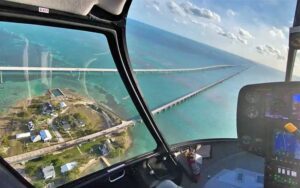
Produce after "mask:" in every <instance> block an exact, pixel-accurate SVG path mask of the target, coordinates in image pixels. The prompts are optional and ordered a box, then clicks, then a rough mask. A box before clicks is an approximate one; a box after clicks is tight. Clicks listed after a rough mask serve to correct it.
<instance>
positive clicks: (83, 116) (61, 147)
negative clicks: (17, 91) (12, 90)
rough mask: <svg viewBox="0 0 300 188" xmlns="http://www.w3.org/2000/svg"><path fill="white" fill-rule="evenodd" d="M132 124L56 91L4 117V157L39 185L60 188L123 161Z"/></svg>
mask: <svg viewBox="0 0 300 188" xmlns="http://www.w3.org/2000/svg"><path fill="white" fill-rule="evenodd" d="M132 125H134V122H133V121H125V120H122V118H120V117H119V116H118V115H117V114H116V113H114V112H113V111H112V110H111V109H109V108H108V107H106V106H105V105H104V104H101V103H99V102H97V101H94V100H91V99H89V98H88V97H84V96H81V95H79V94H78V93H76V92H74V91H72V90H70V89H68V88H55V89H51V90H48V91H46V92H45V93H44V94H43V95H41V96H35V97H32V98H31V99H26V100H22V101H18V102H17V103H16V104H15V105H14V106H13V107H11V108H10V109H9V110H8V111H7V112H6V113H4V114H2V115H1V117H0V127H1V130H0V154H1V156H2V157H4V158H5V160H6V161H7V162H9V163H10V164H11V165H12V166H13V167H14V168H15V169H16V170H17V171H18V172H19V173H21V175H22V176H23V177H25V178H26V179H27V180H29V181H30V182H32V183H33V184H34V186H35V187H45V186H53V185H55V186H58V185H62V184H64V183H66V182H69V181H72V180H75V179H77V178H79V177H81V176H83V175H86V174H89V173H92V172H94V171H97V170H100V169H101V168H104V167H105V166H110V165H111V164H110V163H111V161H112V162H114V161H116V158H118V160H120V159H122V156H124V155H125V153H126V151H127V150H128V149H129V148H130V146H131V143H132V141H131V136H130V132H129V131H128V129H127V128H128V127H129V126H132Z"/></svg>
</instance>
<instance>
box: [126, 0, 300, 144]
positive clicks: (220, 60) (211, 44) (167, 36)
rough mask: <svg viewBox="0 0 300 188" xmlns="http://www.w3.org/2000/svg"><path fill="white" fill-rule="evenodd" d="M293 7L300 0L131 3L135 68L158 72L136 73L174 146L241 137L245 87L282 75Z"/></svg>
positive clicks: (130, 42) (130, 30) (131, 52)
mask: <svg viewBox="0 0 300 188" xmlns="http://www.w3.org/2000/svg"><path fill="white" fill-rule="evenodd" d="M295 6H296V1H294V0H287V1H286V0H276V1H273V0H272V1H271V0H254V1H242V0H241V1H236V0H223V1H220V0H209V1H206V0H201V1H185V0H163V1H157V0H147V1H139V0H137V1H133V3H132V6H131V9H130V12H129V19H128V22H127V42H128V49H129V55H130V58H131V61H132V63H133V67H134V68H136V69H151V70H152V71H151V73H150V72H149V73H147V74H146V73H139V72H135V73H136V74H135V75H136V78H137V80H138V83H139V85H140V88H141V90H142V92H143V94H144V98H145V100H146V102H147V104H148V106H149V108H150V109H151V111H152V113H153V115H154V119H155V121H156V123H157V125H158V127H159V129H160V130H161V132H162V133H163V135H164V137H165V138H166V139H167V141H168V143H170V144H174V143H179V142H184V141H190V140H195V139H214V138H236V137H237V131H236V108H237V96H238V92H239V90H240V89H241V88H242V87H243V86H245V85H247V84H252V83H262V82H275V81H283V80H284V72H285V67H286V58H287V50H288V33H289V27H290V26H291V25H292V22H293V16H294V13H295ZM141 10H143V11H141ZM295 71H296V75H300V74H299V73H300V70H299V69H298V70H295Z"/></svg>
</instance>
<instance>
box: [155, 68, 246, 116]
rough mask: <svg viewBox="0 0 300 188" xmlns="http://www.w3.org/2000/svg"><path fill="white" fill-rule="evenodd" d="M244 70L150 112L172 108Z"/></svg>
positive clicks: (156, 112)
mask: <svg viewBox="0 0 300 188" xmlns="http://www.w3.org/2000/svg"><path fill="white" fill-rule="evenodd" d="M245 70H246V69H244V70H241V71H239V72H237V73H235V74H232V75H230V76H227V77H225V78H223V79H220V80H218V81H216V82H214V83H212V84H209V85H206V86H204V87H202V88H200V89H198V90H196V91H193V92H191V93H188V94H186V95H184V96H182V97H179V98H177V99H175V100H173V101H171V102H169V103H167V104H164V105H162V106H160V107H158V108H156V109H154V110H152V111H151V112H152V114H153V115H155V114H158V113H160V112H163V111H165V110H167V109H169V108H172V107H174V106H176V105H178V104H180V103H182V102H184V101H186V100H188V99H190V98H191V97H194V96H195V95H198V94H199V93H201V92H203V91H205V90H207V89H209V88H211V87H214V86H215V85H218V84H220V83H222V82H224V81H226V80H228V79H230V78H232V77H234V76H236V75H238V74H240V73H241V72H243V71H245Z"/></svg>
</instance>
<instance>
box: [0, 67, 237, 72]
mask: <svg viewBox="0 0 300 188" xmlns="http://www.w3.org/2000/svg"><path fill="white" fill-rule="evenodd" d="M234 66H236V65H213V66H206V67H199V68H178V69H133V71H134V72H141V73H147V72H148V73H152V72H160V73H171V72H191V71H202V70H211V69H222V68H229V67H234ZM0 71H53V72H118V70H117V69H109V68H77V67H6V66H1V67H0Z"/></svg>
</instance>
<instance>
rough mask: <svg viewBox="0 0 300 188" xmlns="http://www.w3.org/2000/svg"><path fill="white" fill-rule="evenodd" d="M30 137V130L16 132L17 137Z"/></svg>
mask: <svg viewBox="0 0 300 188" xmlns="http://www.w3.org/2000/svg"><path fill="white" fill-rule="evenodd" d="M28 137H30V132H26V133H19V134H16V139H22V138H28Z"/></svg>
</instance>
